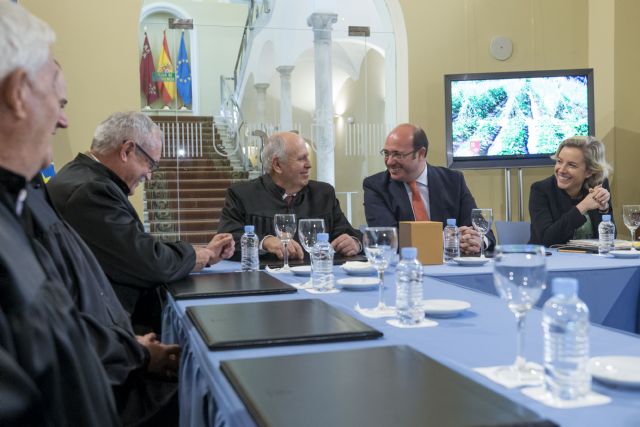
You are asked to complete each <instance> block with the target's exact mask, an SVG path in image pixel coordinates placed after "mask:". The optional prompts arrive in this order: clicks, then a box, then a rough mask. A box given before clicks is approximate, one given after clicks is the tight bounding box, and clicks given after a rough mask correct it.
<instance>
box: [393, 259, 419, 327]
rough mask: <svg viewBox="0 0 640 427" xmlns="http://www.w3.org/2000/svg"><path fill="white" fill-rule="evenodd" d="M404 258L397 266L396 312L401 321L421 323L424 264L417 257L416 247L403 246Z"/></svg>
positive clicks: (408, 323)
mask: <svg viewBox="0 0 640 427" xmlns="http://www.w3.org/2000/svg"><path fill="white" fill-rule="evenodd" d="M400 255H401V257H402V259H401V260H400V262H399V263H398V265H397V266H396V313H397V315H398V319H399V320H400V323H404V324H406V325H411V324H416V323H420V321H421V320H422V319H423V318H424V309H423V307H422V264H420V261H418V260H417V259H416V257H417V256H418V250H417V249H416V248H402V249H401V251H400Z"/></svg>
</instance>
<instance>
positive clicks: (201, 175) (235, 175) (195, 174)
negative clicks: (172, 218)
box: [153, 167, 249, 181]
mask: <svg viewBox="0 0 640 427" xmlns="http://www.w3.org/2000/svg"><path fill="white" fill-rule="evenodd" d="M229 169H230V170H226V171H215V170H181V171H175V170H173V171H172V170H159V171H158V172H155V173H154V174H153V179H154V180H165V181H166V180H177V179H179V180H181V181H183V180H185V179H186V180H203V179H227V180H231V179H246V178H247V177H248V176H249V174H248V173H247V172H243V171H234V170H233V169H232V168H231V167H230V168H229Z"/></svg>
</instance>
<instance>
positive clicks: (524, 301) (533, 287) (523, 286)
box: [493, 245, 547, 385]
mask: <svg viewBox="0 0 640 427" xmlns="http://www.w3.org/2000/svg"><path fill="white" fill-rule="evenodd" d="M493 261H494V264H493V265H494V267H493V280H494V284H495V286H496V290H497V291H498V294H499V295H500V298H502V299H503V300H505V301H507V304H508V306H509V309H510V310H511V311H512V312H513V314H515V316H516V322H517V341H516V343H517V345H516V360H515V362H514V364H513V365H511V366H505V367H503V368H501V369H500V370H499V371H498V375H499V376H500V377H502V378H503V379H505V380H507V381H509V382H515V383H516V384H518V385H536V384H540V383H541V382H542V379H543V375H542V370H541V369H539V368H537V367H534V366H531V364H527V362H526V360H525V358H524V356H523V355H522V353H523V352H522V349H523V343H524V341H523V336H522V330H523V327H524V320H525V316H526V314H527V312H528V311H529V310H530V309H531V307H533V305H534V304H535V303H536V302H537V301H538V299H540V295H542V291H543V290H544V288H545V286H546V278H547V270H546V266H545V262H546V260H545V250H544V246H538V245H502V246H497V247H496V250H495V253H494V257H493Z"/></svg>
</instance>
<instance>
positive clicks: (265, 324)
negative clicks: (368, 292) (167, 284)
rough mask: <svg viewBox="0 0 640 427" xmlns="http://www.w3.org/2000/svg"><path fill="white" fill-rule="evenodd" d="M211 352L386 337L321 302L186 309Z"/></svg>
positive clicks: (307, 301)
mask: <svg viewBox="0 0 640 427" xmlns="http://www.w3.org/2000/svg"><path fill="white" fill-rule="evenodd" d="M187 315H188V316H189V318H190V319H191V322H193V324H194V325H195V326H196V328H197V329H198V332H200V335H201V336H202V339H203V340H204V342H205V343H206V344H207V346H208V347H209V348H210V349H211V350H226V349H233V348H241V347H262V346H272V345H287V344H309V343H316V342H328V341H348V340H363V339H372V338H378V337H381V336H382V332H380V331H378V330H377V329H374V328H372V327H370V326H368V325H366V324H364V323H362V322H361V321H359V320H357V319H355V318H354V317H352V316H350V315H348V314H346V313H344V312H342V311H340V310H339V309H337V308H335V307H333V306H331V305H329V304H327V303H326V302H324V301H322V300H318V299H297V300H287V301H264V302H252V303H240V304H217V305H205V306H195V307H187Z"/></svg>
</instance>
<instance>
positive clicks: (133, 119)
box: [91, 111, 162, 154]
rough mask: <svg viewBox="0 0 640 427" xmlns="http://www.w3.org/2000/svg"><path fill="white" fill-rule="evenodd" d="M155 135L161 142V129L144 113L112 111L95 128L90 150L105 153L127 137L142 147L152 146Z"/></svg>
mask: <svg viewBox="0 0 640 427" xmlns="http://www.w3.org/2000/svg"><path fill="white" fill-rule="evenodd" d="M156 135H159V137H160V141H161V142H162V131H161V130H160V128H159V127H158V125H156V124H155V123H154V122H153V120H151V119H150V118H149V117H147V116H146V115H144V114H142V113H139V112H137V111H127V112H120V113H113V114H112V115H110V116H109V117H108V118H107V119H106V120H105V121H103V122H102V123H100V124H99V125H98V127H97V128H96V132H95V134H94V135H93V141H92V142H91V150H92V151H95V152H96V153H99V154H107V153H109V152H111V151H113V150H114V149H117V148H118V147H120V146H121V145H122V143H123V142H124V141H126V140H129V139H132V140H134V141H135V142H136V143H137V144H140V145H142V146H143V148H147V147H148V148H152V146H153V145H154V142H153V138H154V137H155V136H156Z"/></svg>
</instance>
